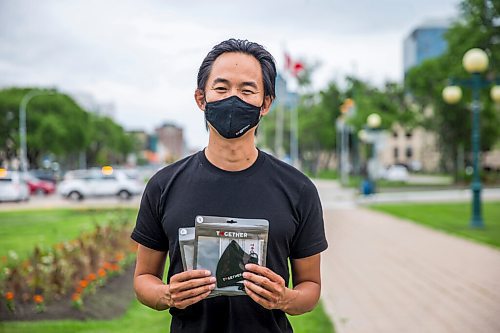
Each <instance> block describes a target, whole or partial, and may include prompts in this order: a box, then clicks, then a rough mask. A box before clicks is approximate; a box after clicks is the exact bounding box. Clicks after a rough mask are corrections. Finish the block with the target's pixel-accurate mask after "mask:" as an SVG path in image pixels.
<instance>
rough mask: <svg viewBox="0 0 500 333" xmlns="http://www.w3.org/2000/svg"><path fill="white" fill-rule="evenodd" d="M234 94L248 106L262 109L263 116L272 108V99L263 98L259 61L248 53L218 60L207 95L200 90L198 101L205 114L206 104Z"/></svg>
mask: <svg viewBox="0 0 500 333" xmlns="http://www.w3.org/2000/svg"><path fill="white" fill-rule="evenodd" d="M234 95H236V96H238V97H239V98H241V99H242V100H244V101H245V102H247V103H249V104H252V105H255V106H259V107H260V106H262V110H261V115H265V114H266V113H267V112H268V111H269V107H270V106H271V98H270V97H269V96H268V97H266V98H264V82H263V79H262V69H261V66H260V63H259V61H258V60H257V59H255V58H254V57H253V56H251V55H248V54H244V53H237V52H227V53H223V54H221V55H220V56H219V57H217V59H215V61H214V63H213V64H212V70H211V72H210V75H209V77H208V80H207V84H206V86H205V92H204V94H203V92H201V91H199V90H197V91H196V93H195V98H196V102H197V104H198V106H199V107H200V109H201V110H203V111H204V110H205V101H206V102H215V101H218V100H221V99H225V98H228V97H231V96H234Z"/></svg>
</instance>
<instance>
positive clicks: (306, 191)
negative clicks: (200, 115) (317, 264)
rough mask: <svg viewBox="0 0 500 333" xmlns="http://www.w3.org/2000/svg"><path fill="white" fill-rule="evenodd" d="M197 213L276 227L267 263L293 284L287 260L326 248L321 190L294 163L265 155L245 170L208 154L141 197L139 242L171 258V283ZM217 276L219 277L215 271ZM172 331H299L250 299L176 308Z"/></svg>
mask: <svg viewBox="0 0 500 333" xmlns="http://www.w3.org/2000/svg"><path fill="white" fill-rule="evenodd" d="M197 215H208V216H228V217H238V218H255V219H266V220H268V221H269V236H268V248H267V258H266V261H267V264H266V266H267V267H268V268H270V269H271V270H272V271H274V272H275V273H277V274H279V275H281V276H282V277H283V279H284V280H285V282H286V283H287V284H288V280H289V274H288V258H291V259H299V258H305V257H309V256H312V255H314V254H317V253H320V252H322V251H324V250H325V249H326V248H327V247H328V244H327V241H326V238H325V232H324V227H323V214H322V209H321V203H320V200H319V196H318V192H317V190H316V188H315V186H314V184H313V183H312V182H311V181H310V180H309V179H308V178H307V177H306V176H304V175H303V174H302V173H300V172H299V171H297V170H296V169H295V168H293V167H291V166H290V165H288V164H286V163H284V162H281V161H280V160H278V159H276V158H274V157H273V156H271V155H268V154H266V153H264V152H262V151H260V150H259V154H258V157H257V160H256V161H255V163H254V164H252V166H250V167H249V168H247V169H245V170H242V171H235V172H230V171H225V170H222V169H219V168H217V167H216V166H214V165H213V164H211V163H210V162H209V161H208V160H207V158H206V156H205V153H204V151H200V152H198V153H196V154H194V155H192V156H189V157H187V158H185V159H183V160H180V161H178V162H176V163H174V164H171V165H169V166H167V167H165V168H164V169H162V170H161V171H159V172H158V173H157V174H156V175H154V176H153V177H152V178H151V180H150V181H149V182H148V184H147V186H146V190H145V192H144V195H143V197H142V201H141V206H140V210H139V214H138V217H137V224H136V226H135V229H134V231H133V233H132V238H133V239H134V240H135V241H137V242H138V243H140V244H142V245H144V246H146V247H148V248H151V249H154V250H158V251H165V252H167V251H168V253H169V256H170V267H169V270H168V277H167V283H168V282H169V281H170V277H171V276H172V275H175V274H177V273H180V272H182V271H183V267H182V260H181V254H180V248H179V243H178V229H179V228H185V227H194V224H195V217H196V216H197ZM212 274H215V272H212ZM170 313H171V314H172V323H171V332H172V333H177V332H183V333H184V332H193V333H204V332H207V333H211V332H238V333H245V332H252V333H255V332H259V333H264V332H280V333H281V332H293V330H292V327H291V325H290V323H289V321H288V319H287V317H286V315H285V313H284V312H283V311H281V310H267V309H265V308H263V307H262V306H261V305H259V304H257V303H255V302H254V301H253V300H252V299H251V298H250V297H248V296H246V295H245V296H232V297H228V296H219V297H214V298H210V299H205V300H203V301H201V302H199V303H196V304H193V305H191V306H188V307H187V308H186V309H184V310H180V309H177V308H171V309H170Z"/></svg>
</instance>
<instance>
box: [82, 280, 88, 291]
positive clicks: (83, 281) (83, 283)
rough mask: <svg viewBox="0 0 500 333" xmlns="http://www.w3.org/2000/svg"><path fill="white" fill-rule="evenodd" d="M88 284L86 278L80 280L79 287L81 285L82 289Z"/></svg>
mask: <svg viewBox="0 0 500 333" xmlns="http://www.w3.org/2000/svg"><path fill="white" fill-rule="evenodd" d="M88 285H89V283H88V282H87V280H81V281H80V287H82V288H83V289H85V288H87V286H88Z"/></svg>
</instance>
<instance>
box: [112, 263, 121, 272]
mask: <svg viewBox="0 0 500 333" xmlns="http://www.w3.org/2000/svg"><path fill="white" fill-rule="evenodd" d="M111 270H112V271H113V272H116V271H119V270H120V266H118V265H117V264H112V265H111Z"/></svg>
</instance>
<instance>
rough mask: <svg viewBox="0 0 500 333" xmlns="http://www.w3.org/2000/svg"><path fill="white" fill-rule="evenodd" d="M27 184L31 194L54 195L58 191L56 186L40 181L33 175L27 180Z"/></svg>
mask: <svg viewBox="0 0 500 333" xmlns="http://www.w3.org/2000/svg"><path fill="white" fill-rule="evenodd" d="M26 183H27V184H28V187H29V189H30V194H45V195H47V194H52V193H54V192H55V191H56V186H55V185H54V183H52V182H48V181H46V180H41V179H38V178H36V177H34V176H32V175H29V176H28V177H27V178H26Z"/></svg>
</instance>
